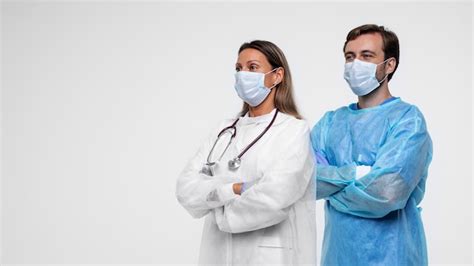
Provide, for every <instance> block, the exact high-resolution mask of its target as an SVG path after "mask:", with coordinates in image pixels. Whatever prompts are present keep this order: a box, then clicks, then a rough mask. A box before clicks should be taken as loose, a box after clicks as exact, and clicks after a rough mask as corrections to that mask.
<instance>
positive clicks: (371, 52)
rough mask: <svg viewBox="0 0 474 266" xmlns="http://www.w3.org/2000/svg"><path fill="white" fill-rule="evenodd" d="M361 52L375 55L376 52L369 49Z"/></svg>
mask: <svg viewBox="0 0 474 266" xmlns="http://www.w3.org/2000/svg"><path fill="white" fill-rule="evenodd" d="M360 53H361V54H364V53H369V54H373V55H376V53H375V52H374V51H371V50H363V51H362V52H360Z"/></svg>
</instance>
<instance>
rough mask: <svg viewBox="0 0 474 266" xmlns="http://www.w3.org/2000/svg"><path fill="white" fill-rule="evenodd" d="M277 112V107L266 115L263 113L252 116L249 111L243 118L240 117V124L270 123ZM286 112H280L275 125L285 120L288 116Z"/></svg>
mask: <svg viewBox="0 0 474 266" xmlns="http://www.w3.org/2000/svg"><path fill="white" fill-rule="evenodd" d="M275 112H276V108H274V109H273V110H272V111H271V112H270V113H268V114H264V115H261V116H255V117H250V116H249V112H247V113H246V114H245V115H244V116H243V117H242V118H240V121H239V125H242V126H244V125H252V124H256V125H258V124H262V123H266V124H268V123H270V121H272V118H273V116H274V115H275ZM286 116H287V115H286V114H284V113H282V112H278V115H277V117H276V119H275V122H274V123H273V125H277V124H279V123H281V122H282V121H283V120H285V118H286Z"/></svg>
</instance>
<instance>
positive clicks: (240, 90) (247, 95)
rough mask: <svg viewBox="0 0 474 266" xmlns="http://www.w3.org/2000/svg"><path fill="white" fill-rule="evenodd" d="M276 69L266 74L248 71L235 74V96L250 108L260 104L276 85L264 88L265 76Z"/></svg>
mask: <svg viewBox="0 0 474 266" xmlns="http://www.w3.org/2000/svg"><path fill="white" fill-rule="evenodd" d="M277 69H278V68H275V69H273V70H272V71H270V72H267V73H260V72H249V71H239V72H237V73H235V85H234V88H235V91H237V95H239V97H240V98H241V99H242V100H243V101H244V102H246V103H248V104H249V105H250V106H252V107H255V106H257V105H259V104H261V103H262V102H263V101H264V100H265V99H266V98H267V96H268V94H270V92H271V89H272V88H273V87H275V86H276V85H277V84H274V85H273V86H271V87H270V88H267V87H265V75H266V74H269V73H271V72H273V71H275V70H277Z"/></svg>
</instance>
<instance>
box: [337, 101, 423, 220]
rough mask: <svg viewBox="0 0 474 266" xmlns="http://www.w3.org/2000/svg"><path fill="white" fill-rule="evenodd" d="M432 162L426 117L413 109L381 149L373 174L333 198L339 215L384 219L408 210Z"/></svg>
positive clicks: (354, 182) (391, 133) (393, 130)
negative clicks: (339, 212)
mask: <svg viewBox="0 0 474 266" xmlns="http://www.w3.org/2000/svg"><path fill="white" fill-rule="evenodd" d="M431 158H432V142H431V139H430V136H429V134H428V132H427V129H426V124H425V121H424V118H423V116H422V115H421V113H420V112H419V111H418V109H417V108H416V107H414V106H413V107H412V108H411V110H410V111H408V112H407V114H405V115H404V116H403V117H402V119H401V120H400V121H399V122H398V123H397V124H396V125H395V126H393V127H392V129H391V132H390V133H389V135H388V136H387V139H386V141H385V143H384V144H383V145H382V146H381V147H380V149H379V151H378V153H377V156H376V160H375V163H374V165H373V166H372V170H371V171H370V172H369V173H368V174H367V175H365V176H364V177H362V178H360V179H357V180H354V181H353V182H352V183H351V184H350V185H348V186H347V187H345V188H344V189H343V190H341V191H340V192H338V193H336V194H334V195H332V196H330V197H329V202H330V204H331V206H333V207H334V208H335V209H337V210H338V211H341V212H344V213H348V214H352V215H356V216H360V217H365V218H380V217H383V216H385V215H387V214H388V213H390V212H391V211H394V210H397V209H402V208H404V207H405V205H406V203H407V201H408V199H409V197H410V195H411V193H412V192H413V190H414V189H417V188H416V187H417V185H418V184H419V182H420V180H421V179H422V178H425V177H426V175H427V171H428V166H429V164H430V162H431Z"/></svg>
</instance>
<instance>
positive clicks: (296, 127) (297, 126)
mask: <svg viewBox="0 0 474 266" xmlns="http://www.w3.org/2000/svg"><path fill="white" fill-rule="evenodd" d="M281 115H282V118H283V120H284V121H282V125H284V126H285V127H286V129H285V131H286V130H288V131H293V132H294V133H295V134H297V133H298V132H303V133H304V132H309V124H308V121H306V120H304V119H300V118H296V117H294V116H292V115H290V114H286V113H281Z"/></svg>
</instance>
